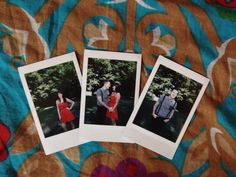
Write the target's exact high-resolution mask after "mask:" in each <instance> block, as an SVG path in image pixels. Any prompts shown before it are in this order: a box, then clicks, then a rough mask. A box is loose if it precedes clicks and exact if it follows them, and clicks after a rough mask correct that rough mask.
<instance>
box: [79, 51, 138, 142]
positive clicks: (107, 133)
mask: <svg viewBox="0 0 236 177" xmlns="http://www.w3.org/2000/svg"><path fill="white" fill-rule="evenodd" d="M141 57H142V56H141V54H134V53H121V52H109V51H95V50H87V49H86V50H84V59H83V80H82V95H81V112H80V126H81V134H82V136H83V138H84V139H86V140H90V141H105V142H126V143H128V142H130V141H129V140H128V139H126V138H122V137H121V133H122V132H123V130H124V128H125V126H112V125H95V124H85V109H86V88H87V69H88V60H89V58H101V59H107V60H120V61H127V62H129V61H135V62H137V65H136V80H135V95H134V107H135V104H136V103H137V101H138V97H139V89H140V76H141Z"/></svg>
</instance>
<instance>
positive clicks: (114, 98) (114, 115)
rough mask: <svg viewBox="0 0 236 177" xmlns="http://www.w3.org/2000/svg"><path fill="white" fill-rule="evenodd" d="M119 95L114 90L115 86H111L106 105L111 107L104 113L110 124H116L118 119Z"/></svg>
mask: <svg viewBox="0 0 236 177" xmlns="http://www.w3.org/2000/svg"><path fill="white" fill-rule="evenodd" d="M120 97H121V95H120V93H119V92H117V91H116V86H115V85H114V86H112V91H111V95H110V96H109V100H108V103H107V104H108V107H111V108H112V109H111V110H110V111H107V113H106V117H107V118H108V119H110V120H111V121H112V125H116V121H117V120H118V111H117V105H118V103H119V101H120Z"/></svg>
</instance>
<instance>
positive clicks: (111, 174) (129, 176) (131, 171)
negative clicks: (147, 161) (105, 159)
mask: <svg viewBox="0 0 236 177" xmlns="http://www.w3.org/2000/svg"><path fill="white" fill-rule="evenodd" d="M91 177H168V176H167V175H166V174H165V173H164V172H160V171H156V172H153V173H149V174H148V172H147V170H146V167H145V166H144V165H143V163H141V162H140V161H139V160H137V159H135V158H126V159H125V160H122V161H121V162H120V163H119V164H118V165H117V167H116V169H115V170H113V169H110V168H109V167H107V166H105V165H99V166H97V167H96V168H95V169H94V170H93V172H92V173H91Z"/></svg>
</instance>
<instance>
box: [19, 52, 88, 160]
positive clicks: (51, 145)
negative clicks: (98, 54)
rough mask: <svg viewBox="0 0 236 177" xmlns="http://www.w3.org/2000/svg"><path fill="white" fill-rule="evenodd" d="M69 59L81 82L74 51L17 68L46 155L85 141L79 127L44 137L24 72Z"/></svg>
mask: <svg viewBox="0 0 236 177" xmlns="http://www.w3.org/2000/svg"><path fill="white" fill-rule="evenodd" d="M71 61H73V64H74V67H75V70H76V73H77V76H78V79H79V82H80V84H81V82H82V76H81V72H80V69H79V64H78V62H77V58H76V55H75V53H74V52H72V53H69V54H65V55H62V56H58V57H53V58H50V59H47V60H43V61H40V62H37V63H33V64H29V65H26V66H22V67H19V68H18V71H19V74H20V79H21V82H22V85H23V88H24V91H25V94H26V97H27V100H28V103H29V106H30V110H31V112H32V115H33V119H34V122H35V125H36V128H37V131H38V134H39V137H40V140H41V143H42V145H43V149H44V152H45V154H46V155H49V154H51V153H54V152H57V151H61V150H64V149H67V148H70V147H73V146H77V145H79V144H82V143H85V141H84V140H83V139H81V137H80V133H79V129H80V128H76V129H73V130H70V131H67V132H64V133H60V134H57V135H54V136H50V137H47V138H45V137H44V133H43V130H42V127H41V124H40V122H39V117H38V114H37V112H36V109H35V106H34V102H33V100H32V96H31V94H30V90H29V87H28V84H27V81H26V78H25V74H28V73H31V72H35V71H38V70H41V69H45V68H49V67H53V66H56V65H59V64H63V63H67V62H71Z"/></svg>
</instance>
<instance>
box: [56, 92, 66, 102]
mask: <svg viewBox="0 0 236 177" xmlns="http://www.w3.org/2000/svg"><path fill="white" fill-rule="evenodd" d="M58 93H61V94H62V98H63V101H64V102H66V95H65V94H64V93H65V92H64V91H63V90H59V91H58V92H57V99H59V97H58Z"/></svg>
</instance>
